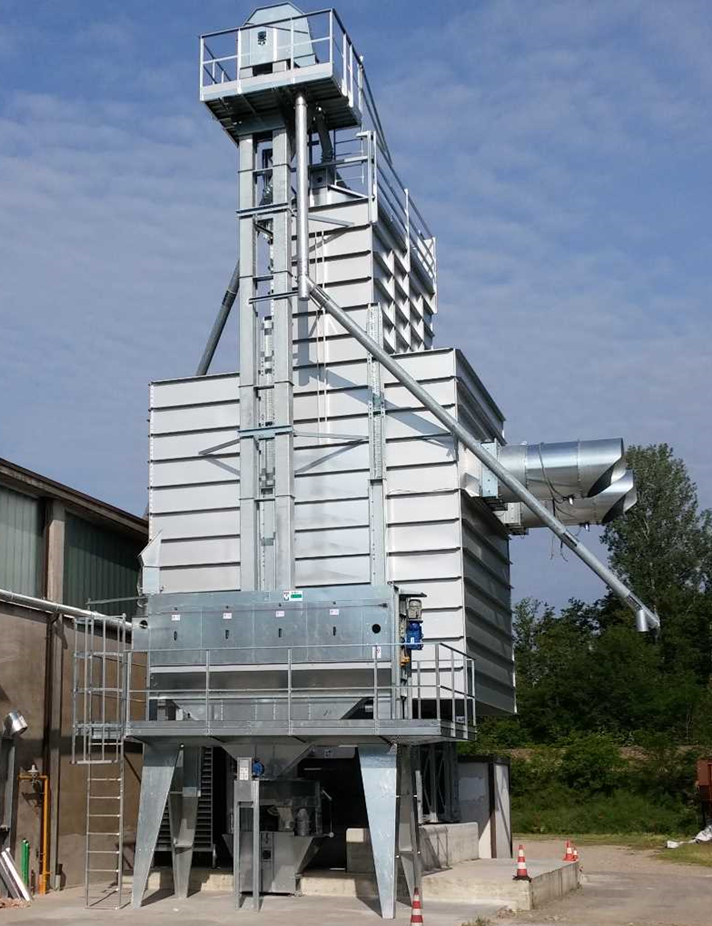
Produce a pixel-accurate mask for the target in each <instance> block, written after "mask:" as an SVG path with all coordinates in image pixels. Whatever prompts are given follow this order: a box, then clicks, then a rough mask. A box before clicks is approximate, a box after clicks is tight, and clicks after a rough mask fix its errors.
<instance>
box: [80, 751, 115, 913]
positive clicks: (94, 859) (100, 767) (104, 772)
mask: <svg viewBox="0 0 712 926" xmlns="http://www.w3.org/2000/svg"><path fill="white" fill-rule="evenodd" d="M118 752H119V754H118V755H117V756H116V758H115V760H113V761H112V760H104V761H102V760H101V759H99V760H98V761H94V762H91V761H90V762H87V763H86V765H87V797H86V853H85V862H84V903H85V905H86V906H87V907H106V908H113V909H115V910H120V909H121V907H122V906H123V900H124V898H123V875H124V756H123V744H120V746H119V750H118Z"/></svg>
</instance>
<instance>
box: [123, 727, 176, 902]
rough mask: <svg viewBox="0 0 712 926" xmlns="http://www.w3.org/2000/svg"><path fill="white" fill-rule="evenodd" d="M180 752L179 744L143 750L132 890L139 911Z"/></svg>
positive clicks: (151, 744)
mask: <svg viewBox="0 0 712 926" xmlns="http://www.w3.org/2000/svg"><path fill="white" fill-rule="evenodd" d="M179 752H180V745H179V744H178V743H160V744H158V743H146V745H145V746H144V749H143V773H142V775H141V797H140V799H139V805H138V824H137V826H136V855H135V858H134V874H133V888H132V891H131V905H132V906H133V908H134V909H135V910H138V909H139V907H140V906H141V901H142V900H143V894H144V891H145V890H146V884H147V883H148V876H149V874H150V871H151V862H152V861H153V853H154V851H155V849H156V842H157V840H158V831H159V830H160V828H161V820H162V819H163V811H164V810H165V807H166V800H167V799H168V792H169V791H170V788H171V781H172V779H173V771H174V769H175V767H176V762H177V760H178V753H179Z"/></svg>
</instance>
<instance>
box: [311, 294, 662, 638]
mask: <svg viewBox="0 0 712 926" xmlns="http://www.w3.org/2000/svg"><path fill="white" fill-rule="evenodd" d="M309 282H310V284H311V297H312V299H313V300H314V301H315V302H316V303H318V305H320V306H321V307H322V308H323V309H326V311H327V312H329V313H330V314H331V315H332V317H333V318H335V319H336V321H337V322H338V323H339V324H340V325H341V326H342V327H343V328H345V329H346V331H348V332H349V334H351V335H352V336H353V337H354V338H356V340H357V341H358V342H359V343H360V344H361V345H362V346H363V347H365V348H366V350H367V351H368V352H369V353H370V354H371V355H372V356H373V357H375V358H376V360H378V362H379V363H381V364H382V365H383V366H384V367H385V368H386V369H387V370H388V371H389V372H390V373H392V374H393V376H395V378H396V379H397V380H398V382H399V383H401V385H403V386H405V387H406V389H408V390H409V391H410V392H411V393H412V394H413V395H414V396H415V397H416V399H418V401H419V402H421V403H422V404H423V405H424V406H425V408H427V409H428V411H430V412H432V413H433V415H434V416H435V417H436V418H437V419H438V421H439V422H440V423H441V424H442V425H443V427H445V428H446V429H447V430H448V431H449V432H450V433H451V434H452V435H453V436H454V437H456V438H457V439H458V440H459V441H460V443H462V444H464V445H465V447H467V448H468V450H471V451H472V453H473V454H474V455H475V456H476V457H477V459H478V460H479V461H480V462H481V463H482V464H483V465H484V466H486V467H487V468H488V469H489V470H491V471H492V472H493V473H494V475H495V476H496V477H497V478H498V479H499V480H500V482H502V483H503V484H504V485H505V486H507V488H508V489H509V490H510V491H511V492H512V494H513V495H514V496H515V497H516V498H517V499H518V500H519V501H521V502H522V504H524V505H526V507H527V508H528V509H529V510H530V511H531V512H532V514H534V515H535V516H536V517H537V518H538V519H539V520H540V521H542V522H543V523H544V524H545V525H546V527H548V528H549V529H550V530H551V531H553V533H554V534H556V536H557V537H558V538H559V539H560V540H561V542H562V543H563V544H564V545H565V546H567V547H568V548H569V549H570V550H571V551H572V552H573V553H575V554H576V556H578V558H579V559H581V560H583V562H584V563H586V565H587V566H588V567H589V568H590V569H592V570H593V572H595V573H596V575H597V576H598V577H599V578H600V579H602V580H603V581H604V582H605V583H606V585H607V586H608V587H609V588H610V589H611V591H612V592H614V593H615V594H616V595H618V597H619V598H620V599H621V601H623V602H624V604H626V605H627V606H628V607H629V608H630V609H631V610H632V611H633V612H634V614H635V615H636V625H637V627H638V630H640V631H645V630H648V629H657V628H658V627H659V626H660V619H659V618H658V616H657V614H655V613H654V612H653V611H651V610H650V609H649V608H648V607H646V605H644V604H643V602H642V601H640V599H639V598H637V597H636V596H635V595H634V594H633V592H632V591H631V590H630V589H629V588H628V586H627V585H625V583H623V582H621V580H620V579H619V578H618V576H617V575H615V573H614V572H612V571H611V570H610V569H609V568H608V567H607V566H605V565H604V564H603V563H602V562H601V561H600V560H599V559H598V557H597V556H594V554H593V553H591V551H590V550H589V549H588V548H587V547H585V546H584V545H583V544H582V543H581V542H580V541H579V540H577V539H576V537H574V535H573V534H572V533H571V532H570V531H569V530H568V529H567V528H566V526H565V525H564V524H562V523H561V521H559V520H558V519H557V518H555V517H554V515H553V514H552V513H551V512H550V511H549V509H548V508H547V507H546V506H545V505H543V504H542V503H541V502H540V501H539V500H538V499H537V498H535V497H534V496H533V495H532V493H531V492H529V490H528V489H526V488H525V487H524V486H523V485H522V484H521V482H519V480H518V479H515V477H514V476H512V474H511V473H510V472H509V470H508V469H506V468H505V467H504V466H502V464H501V463H500V462H499V460H498V459H497V458H496V457H495V456H493V455H492V454H490V452H489V451H488V450H485V448H484V447H483V446H482V444H481V443H480V442H479V441H478V440H477V439H476V438H475V437H473V436H472V434H470V432H469V431H468V430H467V429H466V428H464V427H463V426H462V425H461V424H460V422H459V421H457V420H456V419H455V418H453V416H452V415H451V414H450V413H449V412H447V411H445V409H444V408H442V406H441V405H440V404H439V403H438V402H437V401H436V400H435V399H434V398H433V397H432V396H431V395H430V393H429V392H428V391H427V390H426V389H424V388H423V387H422V386H421V385H420V383H419V382H418V381H417V380H416V379H414V378H413V377H412V376H411V375H410V373H407V372H406V371H405V370H404V369H403V367H402V366H401V365H400V364H399V363H398V361H397V360H395V359H394V358H393V357H392V356H391V355H390V354H389V353H387V352H386V351H385V350H384V349H383V348H382V347H381V346H380V344H378V343H377V342H376V341H374V340H373V338H371V337H369V336H368V334H366V332H365V331H364V330H363V328H361V327H360V326H359V325H357V324H356V322H354V321H353V319H352V318H350V316H349V315H348V313H346V312H344V310H343V309H342V308H341V307H340V306H338V305H337V304H336V303H335V302H334V300H333V299H331V298H330V297H329V296H328V295H327V294H326V293H325V292H324V291H323V290H322V289H321V287H319V286H317V285H316V284H315V283H313V282H311V281H309Z"/></svg>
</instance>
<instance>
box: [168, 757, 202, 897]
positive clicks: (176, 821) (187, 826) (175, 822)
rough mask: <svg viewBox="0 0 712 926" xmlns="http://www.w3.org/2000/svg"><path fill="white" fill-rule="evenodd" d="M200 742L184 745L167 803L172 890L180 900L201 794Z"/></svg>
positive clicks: (185, 891) (187, 874) (187, 876)
mask: <svg viewBox="0 0 712 926" xmlns="http://www.w3.org/2000/svg"><path fill="white" fill-rule="evenodd" d="M201 757H202V749H201V747H200V746H186V747H185V748H184V749H183V762H182V765H180V764H179V765H178V767H177V768H176V773H175V779H174V785H175V786H176V789H175V790H174V791H172V792H171V794H170V798H169V803H168V815H169V818H170V823H171V848H172V853H173V890H174V891H175V894H176V897H177V898H178V899H179V900H184V899H185V898H186V897H187V896H188V883H189V881H190V868H191V865H192V863H193V843H194V841H195V825H196V823H197V821H198V800H199V798H200V760H201Z"/></svg>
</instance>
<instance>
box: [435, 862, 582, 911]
mask: <svg viewBox="0 0 712 926" xmlns="http://www.w3.org/2000/svg"><path fill="white" fill-rule="evenodd" d="M515 866H516V863H515V861H514V860H512V859H478V860H477V861H474V862H461V863H460V864H459V865H454V866H453V867H452V868H450V869H447V870H445V871H437V872H434V873H433V874H429V875H426V876H425V877H424V878H423V892H424V893H425V895H426V897H431V898H447V899H448V900H449V901H467V902H469V903H483V902H485V903H495V904H499V905H500V906H506V907H508V908H509V909H510V910H514V911H519V910H533V909H534V908H536V907H540V906H541V905H542V904H545V903H548V902H549V901H550V900H557V899H559V898H561V897H563V896H564V895H565V894H567V893H569V891H573V890H576V888H577V887H578V886H579V883H580V879H579V868H578V864H577V863H576V862H561V861H557V860H555V859H541V860H539V861H536V862H529V861H528V862H527V869H528V872H529V876H530V877H531V881H514V880H513V875H514V871H515Z"/></svg>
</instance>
